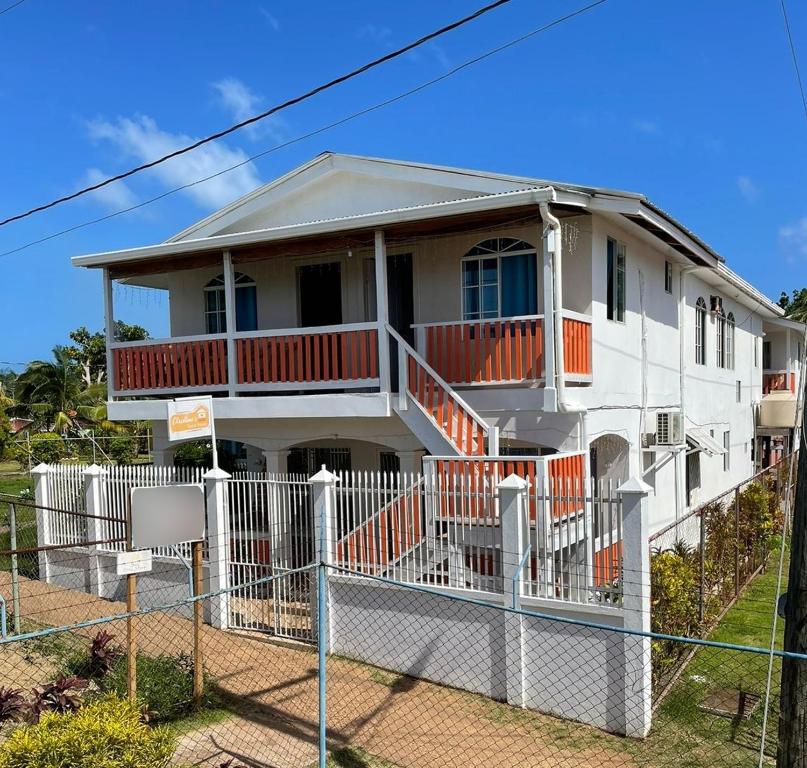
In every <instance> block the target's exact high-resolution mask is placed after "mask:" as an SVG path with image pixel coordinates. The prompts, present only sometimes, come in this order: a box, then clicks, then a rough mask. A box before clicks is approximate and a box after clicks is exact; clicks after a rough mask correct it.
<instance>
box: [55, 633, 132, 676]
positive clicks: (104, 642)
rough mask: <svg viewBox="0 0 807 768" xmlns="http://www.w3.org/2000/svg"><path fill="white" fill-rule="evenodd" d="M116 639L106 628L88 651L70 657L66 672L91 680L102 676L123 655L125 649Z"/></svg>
mask: <svg viewBox="0 0 807 768" xmlns="http://www.w3.org/2000/svg"><path fill="white" fill-rule="evenodd" d="M114 639H115V636H114V635H112V634H110V633H109V632H107V631H105V630H101V631H100V632H98V634H96V636H95V637H94V638H93V640H92V643H90V647H89V648H88V649H87V651H86V652H83V651H80V652H78V653H74V654H72V655H71V656H70V658H68V660H67V662H66V664H65V670H66V672H67V673H68V674H71V675H77V676H79V677H86V678H89V679H91V680H98V679H100V678H102V677H103V676H104V675H106V674H107V673H108V672H109V671H110V670H111V669H112V667H113V665H114V663H115V661H117V659H119V658H120V657H121V656H122V655H123V649H122V648H121V647H120V646H119V645H118V644H117V643H115V642H113V641H114Z"/></svg>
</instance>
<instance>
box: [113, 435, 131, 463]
mask: <svg viewBox="0 0 807 768" xmlns="http://www.w3.org/2000/svg"><path fill="white" fill-rule="evenodd" d="M107 453H109V456H110V458H112V459H114V460H115V462H116V463H118V464H131V463H132V462H133V461H134V460H135V459H136V458H137V439H136V438H134V437H132V436H131V435H119V436H118V437H113V438H112V439H111V440H110V441H109V448H108V449H107Z"/></svg>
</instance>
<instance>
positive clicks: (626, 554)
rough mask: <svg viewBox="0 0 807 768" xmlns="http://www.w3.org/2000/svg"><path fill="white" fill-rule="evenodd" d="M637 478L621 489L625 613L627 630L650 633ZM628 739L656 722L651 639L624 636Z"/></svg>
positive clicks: (643, 492) (644, 507) (644, 512)
mask: <svg viewBox="0 0 807 768" xmlns="http://www.w3.org/2000/svg"><path fill="white" fill-rule="evenodd" d="M651 490H652V488H651V487H650V486H649V485H648V484H647V483H645V482H644V481H642V480H641V479H639V478H638V477H634V478H632V479H630V480H628V481H627V482H626V483H625V484H624V485H622V486H621V487H620V488H618V489H617V493H619V495H620V496H621V498H622V610H623V614H624V624H623V626H624V628H625V629H627V630H633V631H635V632H643V633H647V632H650V542H649V535H650V531H649V526H648V522H649V520H648V517H649V509H648V503H647V496H648V494H649V493H650V491H651ZM624 653H625V677H624V686H625V735H626V736H632V737H634V738H640V739H641V738H644V737H645V736H647V734H648V732H649V731H650V723H651V720H652V710H653V707H652V695H651V694H652V688H651V677H652V675H651V671H652V670H651V666H650V638H649V637H648V636H647V635H630V634H626V635H624Z"/></svg>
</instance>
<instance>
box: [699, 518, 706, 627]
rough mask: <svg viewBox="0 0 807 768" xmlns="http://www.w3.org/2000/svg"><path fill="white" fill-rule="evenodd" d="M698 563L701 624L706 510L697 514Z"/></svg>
mask: <svg viewBox="0 0 807 768" xmlns="http://www.w3.org/2000/svg"><path fill="white" fill-rule="evenodd" d="M698 526H699V529H698V555H699V557H698V561H699V563H700V565H699V570H700V578H699V579H698V581H699V582H700V584H699V586H698V619H699V621H700V623H701V624H703V621H704V619H705V618H706V508H703V509H701V511H700V512H698Z"/></svg>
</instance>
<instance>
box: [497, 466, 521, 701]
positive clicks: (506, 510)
mask: <svg viewBox="0 0 807 768" xmlns="http://www.w3.org/2000/svg"><path fill="white" fill-rule="evenodd" d="M528 488H529V483H528V482H527V481H526V480H525V479H524V478H523V477H519V476H518V475H515V474H512V475H510V476H509V477H507V478H505V479H504V480H502V481H501V482H500V483H499V485H498V486H497V490H498V491H499V520H500V522H501V532H502V580H503V582H504V585H503V586H504V588H503V590H502V591H503V593H504V604H505V606H507V605H508V604H509V606H510V607H512V608H514V609H519V608H521V595H522V592H523V574H522V558H523V556H524V553H525V551H526V547H527V543H528V536H527V513H526V511H527V493H528V491H527V489H528ZM523 622H524V620H523V617H522V616H521V614H518V613H512V612H510V611H507V612H506V613H505V614H504V631H505V659H506V662H505V669H506V676H505V679H506V680H507V702H508V704H513V705H515V706H518V707H523V706H524V627H523Z"/></svg>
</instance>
